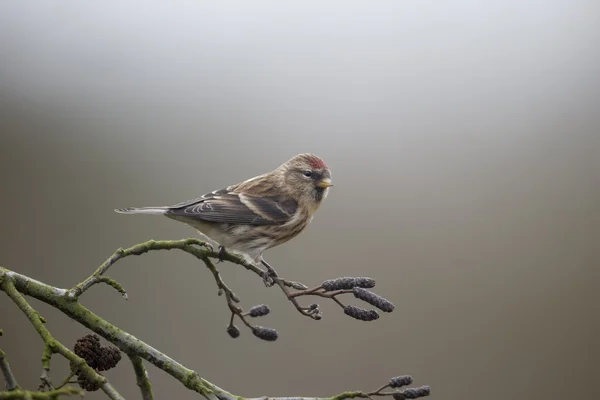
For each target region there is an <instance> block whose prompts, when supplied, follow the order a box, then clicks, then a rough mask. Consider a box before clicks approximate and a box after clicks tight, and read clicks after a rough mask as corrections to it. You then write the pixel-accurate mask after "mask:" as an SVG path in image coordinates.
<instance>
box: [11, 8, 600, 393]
mask: <svg viewBox="0 0 600 400" xmlns="http://www.w3.org/2000/svg"><path fill="white" fill-rule="evenodd" d="M599 110H600V3H598V2H595V1H543V2H541V1H540V2H521V1H504V2H496V3H494V4H492V3H490V2H475V1H453V2H438V3H434V2H423V1H412V2H408V1H395V2H392V1H389V2H354V1H343V2H342V1H337V2H308V3H307V2H302V3H290V2H277V1H268V2H267V1H263V2H252V3H248V2H241V1H239V2H213V3H199V2H166V3H165V2H143V3H142V2H126V3H124V2H67V1H57V2H33V1H18V2H17V1H4V2H2V3H0V113H1V120H0V122H1V125H0V135H1V136H0V194H1V195H0V205H1V207H0V209H1V210H2V212H1V213H0V227H1V228H0V265H2V266H5V267H8V268H11V269H14V270H16V271H19V272H22V273H24V274H27V275H29V276H31V277H34V278H36V279H39V280H42V281H44V282H47V283H50V284H53V285H57V286H60V287H69V286H71V285H73V284H74V283H76V282H78V281H80V280H81V279H83V278H84V277H86V276H88V275H89V274H90V273H92V271H93V270H94V269H95V268H96V267H97V266H98V265H99V263H101V262H102V261H103V260H104V259H105V258H106V257H108V256H109V255H110V254H112V252H113V251H114V250H115V249H116V248H118V247H121V246H129V245H133V244H135V243H138V242H142V241H145V240H148V239H179V238H185V237H190V236H194V235H195V232H194V231H193V230H192V229H191V228H188V227H186V226H185V225H183V224H179V223H176V222H174V221H171V220H168V219H167V218H162V217H157V216H128V215H118V214H116V213H114V212H113V209H114V208H118V207H127V206H144V205H166V204H172V203H176V202H179V201H182V200H185V199H189V198H193V197H195V196H197V195H200V194H203V193H205V192H208V191H211V190H213V189H218V188H221V187H223V186H226V185H228V184H232V183H235V182H238V181H240V180H243V179H246V178H249V177H251V176H254V175H257V174H260V173H263V172H267V171H269V170H271V169H273V168H275V167H277V166H278V165H279V164H280V163H282V162H284V161H285V160H287V159H288V158H289V157H291V156H293V155H295V154H297V153H301V152H313V153H315V154H317V155H319V156H321V157H322V158H324V159H325V161H326V162H327V163H328V165H329V166H330V167H331V169H332V171H333V179H334V182H335V185H336V186H335V187H334V188H333V189H332V191H331V193H330V196H329V197H328V199H327V200H326V202H325V204H324V205H323V207H322V208H321V209H320V210H319V212H318V214H317V215H316V217H315V219H314V221H313V223H312V224H311V226H310V228H309V229H308V231H307V232H305V233H303V234H302V235H301V236H300V237H298V238H297V239H295V240H293V241H292V242H290V243H289V244H287V245H285V246H283V247H281V248H277V249H273V250H271V251H269V252H268V253H267V254H266V257H267V259H268V260H269V261H270V262H271V263H272V264H273V265H274V266H276V269H277V270H278V271H279V273H280V274H281V275H283V276H285V277H286V278H289V279H293V280H298V281H302V282H305V283H307V284H309V285H315V284H318V283H320V282H321V281H323V280H324V279H327V278H333V277H338V276H348V275H349V276H356V275H359V276H361V275H368V276H371V277H373V278H375V279H376V280H377V282H378V286H377V291H378V293H380V294H382V295H384V296H386V297H387V298H389V299H390V300H391V301H393V302H394V303H395V304H396V307H397V309H396V311H395V312H394V313H392V314H385V315H383V316H382V317H381V318H380V319H379V320H378V321H376V322H372V323H361V322H359V321H356V320H352V319H350V318H348V317H346V316H345V315H343V313H342V312H341V310H340V309H339V308H338V307H336V306H335V305H334V304H322V307H323V308H324V319H323V320H321V321H312V320H310V319H307V318H305V317H302V316H301V315H300V314H298V313H297V312H296V311H295V310H294V309H293V307H292V305H291V304H290V303H288V302H287V301H285V299H284V298H283V296H282V294H281V293H280V292H279V291H278V290H276V289H266V288H265V287H264V286H263V284H262V282H261V281H260V280H259V279H257V278H256V277H255V276H254V275H251V274H250V273H248V272H246V271H244V270H242V269H240V268H239V267H236V266H234V265H230V264H226V263H224V264H220V268H221V270H222V272H223V274H224V275H225V278H226V279H227V280H228V283H229V284H230V286H231V287H233V288H234V289H235V291H236V292H237V294H238V295H239V296H240V297H241V298H242V299H243V301H244V304H246V305H253V304H258V303H267V304H269V305H270V306H271V308H272V314H271V315H270V316H268V317H266V318H265V319H264V320H262V321H261V323H262V324H264V325H267V326H270V327H274V328H276V329H278V331H279V333H280V339H279V340H278V341H277V342H275V343H266V342H262V341H260V340H258V339H256V338H255V337H253V336H252V335H251V334H250V333H249V332H248V331H242V336H241V337H240V338H239V339H237V340H233V339H231V338H229V336H228V335H227V334H226V333H225V326H226V324H227V321H228V314H227V312H226V311H225V305H224V300H223V298H221V297H217V296H216V290H215V287H214V283H213V281H212V278H211V276H210V275H209V273H208V272H207V271H206V270H205V269H204V268H203V267H202V266H201V265H200V264H199V263H198V262H197V261H196V260H195V259H193V258H192V257H190V256H189V255H187V254H185V253H178V252H160V253H159V252H154V253H151V254H148V255H144V256H143V257H137V258H128V259H126V260H124V261H122V262H120V263H119V264H117V266H116V267H114V269H113V270H112V272H111V276H113V277H114V278H116V279H117V280H119V281H120V282H121V283H122V284H123V285H124V286H125V288H126V289H127V290H128V292H129V297H130V300H129V301H124V300H123V299H122V298H121V297H120V296H119V295H118V294H117V293H115V292H114V291H113V290H111V289H109V288H107V287H103V286H97V287H94V288H93V290H91V291H90V292H88V293H87V294H85V295H84V297H83V303H84V304H85V305H86V306H88V307H90V308H91V309H92V310H93V311H94V312H96V313H98V314H99V315H101V316H103V317H105V318H107V319H108V320H109V321H110V322H112V323H114V324H116V325H118V326H119V327H121V328H123V329H125V330H126V331H129V332H130V333H132V334H134V335H135V336H137V337H139V338H140V339H142V340H144V341H146V342H148V343H149V344H151V345H153V346H155V347H157V348H158V349H160V350H162V351H164V352H166V353H167V354H168V355H170V356H171V357H173V358H175V359H177V360H178V361H180V362H182V363H183V364H185V365H186V366H188V367H190V368H193V369H195V370H197V371H198V372H199V373H200V374H201V375H202V376H203V377H205V378H207V379H209V380H210V381H212V382H214V383H216V384H217V385H219V386H221V387H223V388H226V389H227V390H229V391H231V392H233V393H236V394H240V395H245V396H261V395H269V396H284V395H289V396H291V395H304V396H308V395H311V396H317V395H322V396H325V395H333V394H336V393H338V392H340V391H343V390H348V389H364V390H370V389H375V388H377V387H379V386H380V385H381V384H383V383H384V382H386V381H387V379H389V378H390V377H391V376H394V375H398V374H411V375H413V376H414V377H415V379H416V384H429V385H431V386H432V389H433V395H434V396H435V398H439V399H487V400H493V399H505V398H506V397H507V396H509V397H510V398H511V399H549V398H561V397H567V396H568V398H571V399H578V400H581V399H593V398H599V396H600V393H599V391H598V385H597V384H596V378H597V375H598V373H599V372H600V370H599V369H598V368H599V367H598V362H597V361H598V356H599V355H600V349H599V347H598V342H597V338H598V334H599V333H600V331H599V329H598V322H599V320H598V319H599V317H598V312H597V311H598V310H597V304H598V300H599V299H598V289H600V287H599V286H600V284H599V282H600V280H599V279H600V276H599V273H598V268H599V267H600V252H599V250H598V246H599V244H598V238H599V237H600V113H599ZM32 304H33V305H34V306H35V307H36V308H37V309H38V310H39V311H40V312H41V313H42V315H43V316H44V317H46V318H47V320H48V323H47V326H48V328H49V329H50V330H51V331H52V332H53V333H54V334H55V335H56V336H57V338H59V339H60V340H61V341H63V342H64V343H66V344H69V345H72V344H73V343H74V341H75V339H76V338H78V337H79V336H81V335H82V334H84V333H86V330H85V329H84V328H82V327H81V326H79V325H78V324H77V323H75V322H73V321H71V320H69V319H68V318H66V317H65V316H63V315H62V314H60V313H58V312H56V311H54V310H53V309H51V308H50V307H48V306H46V305H44V304H41V303H39V302H38V301H35V300H32ZM0 328H1V329H3V330H4V336H3V337H1V338H0V348H2V349H4V350H5V351H6V352H7V354H8V357H9V360H10V362H11V364H12V366H13V369H14V372H15V374H16V376H17V378H18V379H19V382H20V383H21V384H22V385H23V386H26V387H29V388H35V387H37V384H38V382H39V380H38V378H39V374H40V371H41V368H40V357H41V354H42V346H41V341H40V339H39V337H38V336H37V334H36V333H35V331H34V330H33V329H32V328H31V326H30V325H29V322H28V321H27V320H26V318H25V317H24V316H23V315H22V314H21V313H20V312H19V311H18V310H17V309H16V307H15V306H14V304H12V302H11V301H10V300H9V299H8V298H7V297H6V296H4V295H2V296H0ZM52 368H53V369H52V376H53V377H54V379H55V380H57V381H58V380H60V379H61V378H63V377H64V374H66V371H67V365H66V362H64V361H62V360H61V359H60V357H56V358H55V361H54V362H53V366H52ZM149 373H150V377H151V379H152V381H153V384H154V389H155V392H156V398H158V399H164V398H177V399H191V398H196V397H197V396H196V395H195V394H194V393H190V392H188V391H187V390H186V389H185V388H184V387H183V386H182V385H181V384H180V383H179V382H177V381H175V380H173V379H172V378H171V377H169V376H168V375H166V374H165V373H163V372H162V371H159V370H157V369H155V368H154V367H152V366H149ZM106 375H107V377H108V378H109V379H110V380H111V381H112V383H113V384H114V385H115V387H116V388H117V389H118V390H119V391H121V393H122V394H123V395H124V396H125V397H126V398H137V397H139V393H138V388H137V387H136V385H135V381H134V374H133V372H132V369H131V367H130V365H129V362H128V361H127V360H123V361H122V363H121V364H120V365H119V366H118V368H117V369H115V370H111V371H108V372H107V373H106ZM103 396H104V395H103V394H102V393H101V392H98V393H93V394H88V396H87V397H88V398H90V399H100V398H103Z"/></svg>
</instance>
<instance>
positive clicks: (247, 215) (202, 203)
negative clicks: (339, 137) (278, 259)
mask: <svg viewBox="0 0 600 400" xmlns="http://www.w3.org/2000/svg"><path fill="white" fill-rule="evenodd" d="M330 186H333V185H332V184H331V171H330V170H329V167H327V165H326V164H325V162H323V160H321V159H320V158H319V157H317V156H315V155H313V154H308V153H305V154H299V155H297V156H295V157H293V158H291V159H290V160H288V161H286V162H285V163H283V164H281V165H280V166H279V167H278V168H277V169H275V170H274V171H272V172H269V173H266V174H263V175H259V176H256V177H254V178H251V179H248V180H246V181H243V182H240V183H237V184H235V185H231V186H228V187H227V188H224V189H220V190H215V191H213V192H210V193H207V194H205V195H203V196H200V197H197V198H195V199H193V200H188V201H184V202H182V203H178V204H175V205H173V206H168V207H143V208H124V209H117V210H115V211H116V212H118V213H123V214H162V215H165V216H167V217H169V218H171V219H174V220H176V221H180V222H184V223H186V224H188V225H190V226H192V227H193V228H195V229H197V230H198V231H199V232H200V233H201V234H203V235H205V236H207V237H209V238H210V239H212V240H214V241H216V242H217V243H219V245H221V246H223V247H225V248H227V249H228V250H233V251H235V252H238V253H241V254H242V255H244V256H245V257H246V258H247V260H248V261H251V262H259V261H261V262H263V263H264V264H265V265H267V264H266V262H264V260H263V258H262V254H263V252H264V251H265V250H267V249H269V248H272V247H275V246H278V245H280V244H283V243H285V242H287V241H289V240H290V239H292V238H294V237H295V236H297V235H298V234H300V233H301V232H302V231H303V230H304V229H305V228H306V226H307V225H308V224H309V223H310V221H311V220H312V218H313V216H314V214H315V212H316V211H317V210H318V208H319V206H320V205H321V203H322V201H323V200H324V199H325V198H326V197H327V194H328V191H329V187H330Z"/></svg>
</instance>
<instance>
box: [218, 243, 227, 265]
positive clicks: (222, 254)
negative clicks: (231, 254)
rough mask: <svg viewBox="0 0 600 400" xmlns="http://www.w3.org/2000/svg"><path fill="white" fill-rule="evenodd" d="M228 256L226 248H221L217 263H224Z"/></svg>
mask: <svg viewBox="0 0 600 400" xmlns="http://www.w3.org/2000/svg"><path fill="white" fill-rule="evenodd" d="M226 255H227V250H225V247H224V246H219V261H217V263H220V262H222V261H224V260H225V256H226Z"/></svg>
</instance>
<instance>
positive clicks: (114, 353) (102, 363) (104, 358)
mask: <svg viewBox="0 0 600 400" xmlns="http://www.w3.org/2000/svg"><path fill="white" fill-rule="evenodd" d="M100 350H101V352H100V353H101V354H100V358H98V359H97V360H96V366H97V367H96V368H97V369H98V371H107V370H109V369H111V368H114V367H116V366H117V364H118V363H119V361H121V352H120V351H119V349H117V348H116V347H104V346H102V347H100Z"/></svg>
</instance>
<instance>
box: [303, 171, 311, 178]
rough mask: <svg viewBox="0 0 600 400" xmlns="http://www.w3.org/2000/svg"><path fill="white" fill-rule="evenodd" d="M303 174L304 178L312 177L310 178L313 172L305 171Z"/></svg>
mask: <svg viewBox="0 0 600 400" xmlns="http://www.w3.org/2000/svg"><path fill="white" fill-rule="evenodd" d="M303 174H304V176H308V177H310V176H312V171H304V172H303Z"/></svg>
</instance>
